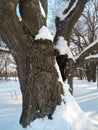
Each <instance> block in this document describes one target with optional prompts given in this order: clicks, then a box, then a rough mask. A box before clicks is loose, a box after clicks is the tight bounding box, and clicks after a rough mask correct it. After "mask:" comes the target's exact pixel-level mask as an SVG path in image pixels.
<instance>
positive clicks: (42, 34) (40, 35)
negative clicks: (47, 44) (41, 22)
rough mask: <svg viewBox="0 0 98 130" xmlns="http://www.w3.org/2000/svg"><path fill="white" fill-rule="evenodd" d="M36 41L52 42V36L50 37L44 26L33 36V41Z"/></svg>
mask: <svg viewBox="0 0 98 130" xmlns="http://www.w3.org/2000/svg"><path fill="white" fill-rule="evenodd" d="M38 39H43V40H45V39H48V40H51V41H53V36H52V35H51V33H50V31H49V30H48V28H47V27H46V26H42V28H41V29H40V30H39V33H38V34H37V35H36V36H35V40H38Z"/></svg>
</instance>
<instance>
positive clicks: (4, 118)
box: [0, 80, 98, 130]
mask: <svg viewBox="0 0 98 130" xmlns="http://www.w3.org/2000/svg"><path fill="white" fill-rule="evenodd" d="M66 95H67V96H65V98H66V100H67V101H66V104H67V105H65V104H63V103H62V104H61V106H58V107H57V108H56V111H55V113H54V115H53V118H54V119H53V121H52V120H48V119H47V117H45V118H44V119H37V120H35V121H34V122H33V123H31V125H30V126H28V127H27V128H26V130H98V90H97V85H96V83H92V82H89V83H88V82H87V81H86V80H83V81H80V80H74V97H75V99H76V101H77V103H78V104H79V106H80V107H81V109H82V110H83V111H84V112H85V114H86V116H85V114H84V112H83V111H82V110H81V109H80V108H79V107H78V105H77V103H76V102H75V100H74V98H73V97H71V96H70V95H69V94H68V93H66ZM21 102H22V101H21V93H20V88H19V83H18V81H5V82H4V81H0V130H25V129H23V128H22V127H21V126H20V124H19V117H20V115H21ZM67 107H68V108H67ZM89 119H90V120H89ZM92 120H93V121H92ZM90 121H91V122H90ZM92 122H93V123H94V126H95V127H93V125H92Z"/></svg>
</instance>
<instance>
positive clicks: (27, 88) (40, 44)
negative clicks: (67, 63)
mask: <svg viewBox="0 0 98 130" xmlns="http://www.w3.org/2000/svg"><path fill="white" fill-rule="evenodd" d="M22 59H24V56H23V57H22ZM22 63H23V64H22ZM24 65H25V67H24ZM18 67H19V68H18V69H19V77H20V83H21V89H22V95H23V107H22V108H23V110H22V115H21V119H20V123H21V124H22V125H23V127H26V126H27V125H29V124H30V122H31V121H32V120H34V119H36V118H38V117H39V118H40V117H44V116H48V117H49V118H52V113H53V112H54V110H55V107H56V105H57V104H58V105H59V104H60V103H61V94H63V90H62V84H61V83H60V82H58V74H57V72H56V69H55V60H54V56H53V45H52V42H50V41H47V40H46V41H43V40H39V41H35V42H34V43H33V46H32V53H31V56H30V57H27V58H26V59H25V60H24V62H23V61H21V59H20V62H19V61H18Z"/></svg>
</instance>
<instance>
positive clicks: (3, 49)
mask: <svg viewBox="0 0 98 130" xmlns="http://www.w3.org/2000/svg"><path fill="white" fill-rule="evenodd" d="M0 50H2V51H9V49H8V48H5V47H0Z"/></svg>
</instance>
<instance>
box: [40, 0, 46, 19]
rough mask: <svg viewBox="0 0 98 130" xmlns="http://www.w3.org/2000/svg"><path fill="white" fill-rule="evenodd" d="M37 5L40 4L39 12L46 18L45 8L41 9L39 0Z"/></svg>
mask: <svg viewBox="0 0 98 130" xmlns="http://www.w3.org/2000/svg"><path fill="white" fill-rule="evenodd" d="M39 6H40V10H41V14H42V15H43V16H44V18H46V14H45V10H44V9H43V7H42V4H41V2H40V0H39Z"/></svg>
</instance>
